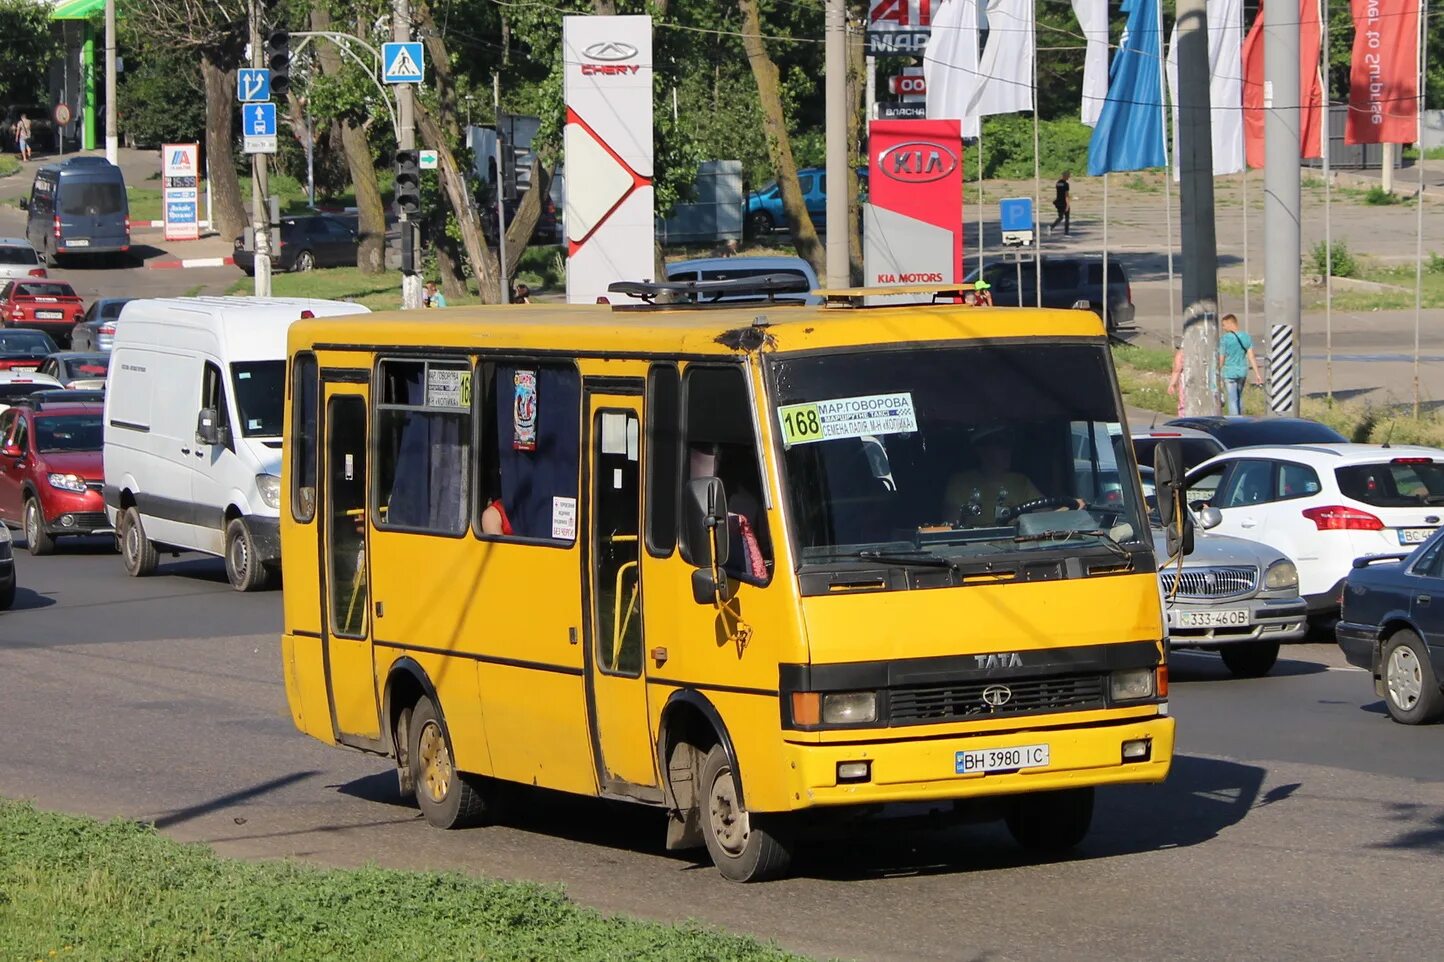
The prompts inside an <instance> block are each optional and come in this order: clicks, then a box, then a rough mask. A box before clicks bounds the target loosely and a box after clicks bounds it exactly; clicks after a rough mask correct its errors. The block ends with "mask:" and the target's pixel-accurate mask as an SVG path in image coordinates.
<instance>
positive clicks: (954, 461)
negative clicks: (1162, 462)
mask: <svg viewBox="0 0 1444 962" xmlns="http://www.w3.org/2000/svg"><path fill="white" fill-rule="evenodd" d="M1062 372H1067V373H1066V376H1060V375H1061V374H1062ZM772 389H773V400H774V403H775V410H774V412H773V418H774V419H775V423H774V429H775V430H779V431H780V432H781V437H782V439H783V447H784V456H783V476H784V484H785V486H786V490H787V499H788V504H789V509H790V511H789V513H790V515H791V519H792V524H793V533H794V535H795V537H796V538H797V554H798V558H799V561H800V564H801V565H802V566H803V567H804V568H805V567H807V566H808V565H831V564H835V563H838V562H842V561H847V560H853V561H856V560H863V561H879V560H880V561H884V562H887V561H892V562H897V563H899V564H907V563H911V562H917V561H918V559H921V561H922V562H924V563H929V564H934V565H941V566H943V567H946V566H949V565H953V564H965V563H971V562H973V561H979V562H982V561H996V560H998V559H999V558H1000V556H1001V557H1002V558H1003V559H1004V561H1005V563H1006V559H1009V558H1014V559H1022V558H1024V557H1027V558H1035V557H1037V555H1038V554H1039V553H1043V552H1047V551H1050V550H1062V551H1064V552H1066V553H1068V554H1084V553H1092V552H1094V551H1098V552H1107V553H1111V554H1115V555H1119V556H1127V555H1128V554H1129V552H1131V551H1132V550H1135V549H1136V548H1137V547H1140V546H1141V543H1142V541H1143V539H1145V538H1146V537H1147V536H1148V527H1147V522H1146V520H1145V518H1144V514H1143V511H1142V509H1141V505H1140V503H1139V502H1140V498H1139V494H1138V491H1139V484H1138V480H1137V478H1136V476H1135V475H1136V468H1135V466H1134V461H1133V457H1132V452H1131V450H1130V449H1129V448H1130V446H1129V443H1128V438H1127V435H1126V434H1125V433H1124V432H1123V430H1122V427H1121V425H1120V424H1119V410H1118V403H1117V400H1116V394H1115V389H1114V386H1113V380H1112V377H1111V374H1110V369H1109V364H1108V358H1107V355H1106V348H1103V347H1100V346H1097V345H1086V344H1057V343H1054V344H1026V343H1012V344H983V345H977V346H966V347H942V348H936V347H934V348H907V349H901V350H893V351H877V350H870V351H866V352H862V351H859V352H857V353H847V354H829V355H812V356H807V357H797V358H786V357H783V358H779V359H776V360H774V361H773V367H772Z"/></svg>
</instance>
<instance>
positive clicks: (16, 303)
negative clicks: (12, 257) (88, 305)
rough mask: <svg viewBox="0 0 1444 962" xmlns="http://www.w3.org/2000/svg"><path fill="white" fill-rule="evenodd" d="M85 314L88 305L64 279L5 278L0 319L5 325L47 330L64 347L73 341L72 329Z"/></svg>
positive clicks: (0, 291) (1, 288)
mask: <svg viewBox="0 0 1444 962" xmlns="http://www.w3.org/2000/svg"><path fill="white" fill-rule="evenodd" d="M84 313H85V304H84V303H83V302H82V301H81V300H80V296H79V295H78V294H76V293H75V288H73V287H71V286H70V285H69V284H67V283H65V282H64V281H51V280H44V281H6V282H5V286H3V287H0V321H3V322H4V324H5V326H6V327H30V328H35V329H36V330H40V331H44V332H45V333H47V334H49V335H50V336H51V337H52V338H54V339H55V342H56V343H57V344H59V345H61V346H62V347H64V346H67V345H69V344H70V332H71V330H72V329H74V327H75V325H76V323H77V322H78V321H79V320H80V316H81V315H82V314H84Z"/></svg>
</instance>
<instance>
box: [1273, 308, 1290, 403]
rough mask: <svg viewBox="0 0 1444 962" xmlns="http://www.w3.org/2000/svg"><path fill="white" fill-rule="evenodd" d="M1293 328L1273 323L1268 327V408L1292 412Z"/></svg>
mask: <svg viewBox="0 0 1444 962" xmlns="http://www.w3.org/2000/svg"><path fill="white" fill-rule="evenodd" d="M1294 363H1295V361H1294V329H1293V328H1292V327H1291V326H1289V325H1288V324H1274V325H1273V326H1272V327H1271V328H1270V329H1269V410H1271V411H1273V412H1274V413H1275V414H1292V413H1293V410H1294Z"/></svg>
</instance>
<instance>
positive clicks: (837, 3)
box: [823, 0, 850, 290]
mask: <svg viewBox="0 0 1444 962" xmlns="http://www.w3.org/2000/svg"><path fill="white" fill-rule="evenodd" d="M823 40H824V44H825V45H824V49H823V54H824V61H825V62H824V67H825V72H826V74H827V78H826V83H827V87H826V97H827V111H826V119H827V184H828V190H827V286H828V287H829V288H831V289H833V290H840V289H842V288H845V287H847V286H848V282H849V279H850V267H849V263H848V257H847V235H848V229H847V189H846V187H845V186H844V185H846V184H847V162H848V144H847V3H846V0H827V9H826V12H825V13H824V20H823Z"/></svg>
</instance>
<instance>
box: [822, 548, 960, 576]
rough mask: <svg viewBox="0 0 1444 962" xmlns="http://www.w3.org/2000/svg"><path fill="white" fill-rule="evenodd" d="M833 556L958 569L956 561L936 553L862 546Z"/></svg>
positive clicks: (913, 566)
mask: <svg viewBox="0 0 1444 962" xmlns="http://www.w3.org/2000/svg"><path fill="white" fill-rule="evenodd" d="M833 557H835V558H857V559H859V560H861V561H876V562H879V563H880V564H892V565H903V566H905V567H912V568H948V569H951V570H953V571H956V570H957V569H958V565H957V562H955V561H949V560H948V559H947V558H939V557H938V556H937V555H928V554H912V553H903V552H900V551H869V550H867V549H866V548H864V549H863V550H861V551H844V552H840V553H838V554H836V555H834V556H833Z"/></svg>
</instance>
